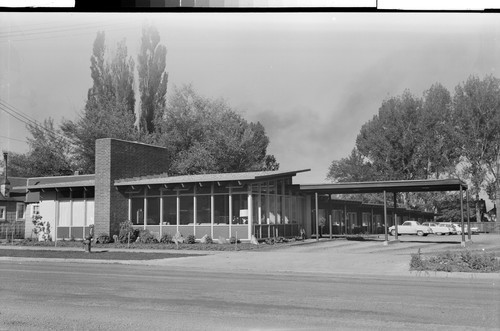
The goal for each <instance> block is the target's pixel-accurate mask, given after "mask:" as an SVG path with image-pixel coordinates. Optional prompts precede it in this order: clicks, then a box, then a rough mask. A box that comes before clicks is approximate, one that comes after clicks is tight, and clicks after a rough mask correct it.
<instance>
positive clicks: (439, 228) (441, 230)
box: [422, 222, 451, 236]
mask: <svg viewBox="0 0 500 331" xmlns="http://www.w3.org/2000/svg"><path fill="white" fill-rule="evenodd" d="M422 225H423V226H428V227H430V228H431V230H432V233H434V234H435V235H437V236H442V235H449V234H450V233H451V231H450V229H449V228H448V227H447V226H443V225H438V224H437V223H433V222H425V223H422Z"/></svg>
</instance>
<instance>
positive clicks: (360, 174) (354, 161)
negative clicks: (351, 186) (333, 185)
mask: <svg viewBox="0 0 500 331" xmlns="http://www.w3.org/2000/svg"><path fill="white" fill-rule="evenodd" d="M376 178H377V173H376V172H375V171H374V169H373V167H372V165H371V163H370V162H368V161H366V160H365V158H364V157H363V155H362V154H361V153H359V152H358V150H357V149H356V148H354V149H353V150H352V151H351V155H349V156H348V157H346V158H343V159H341V160H340V161H336V160H334V161H332V163H331V164H330V168H329V170H328V174H327V176H326V179H328V180H330V181H332V182H365V181H372V180H376Z"/></svg>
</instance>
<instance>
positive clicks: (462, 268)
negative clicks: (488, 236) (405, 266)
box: [410, 250, 500, 272]
mask: <svg viewBox="0 0 500 331" xmlns="http://www.w3.org/2000/svg"><path fill="white" fill-rule="evenodd" d="M410 270H419V271H422V270H432V271H447V272H453V271H455V272H474V271H479V272H495V271H499V270H500V260H498V259H497V258H496V257H495V255H494V254H492V253H485V252H473V251H470V250H465V251H460V252H449V251H447V252H444V253H441V254H438V255H436V256H430V257H428V258H427V259H424V258H422V256H421V254H420V250H419V252H418V254H412V255H411V262H410Z"/></svg>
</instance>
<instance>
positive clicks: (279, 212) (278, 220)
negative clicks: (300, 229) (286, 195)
mask: <svg viewBox="0 0 500 331" xmlns="http://www.w3.org/2000/svg"><path fill="white" fill-rule="evenodd" d="M281 199H282V197H281V196H279V195H278V196H277V197H276V224H282V221H281V216H282V215H283V211H282V210H281V209H282V204H281Z"/></svg>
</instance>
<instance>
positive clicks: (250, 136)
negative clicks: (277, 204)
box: [155, 85, 279, 174]
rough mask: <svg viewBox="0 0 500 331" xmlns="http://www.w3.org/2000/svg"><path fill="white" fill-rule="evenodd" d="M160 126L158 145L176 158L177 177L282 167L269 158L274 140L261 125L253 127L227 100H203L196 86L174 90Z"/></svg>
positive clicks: (272, 158)
mask: <svg viewBox="0 0 500 331" xmlns="http://www.w3.org/2000/svg"><path fill="white" fill-rule="evenodd" d="M155 125H156V128H157V131H156V138H155V140H156V143H157V144H159V145H161V146H165V147H166V148H167V149H168V150H169V152H170V154H171V159H172V160H173V162H172V165H171V167H170V172H171V173H172V174H198V173H216V172H239V171H250V170H262V169H266V165H267V166H273V167H274V168H276V167H277V166H279V164H277V162H276V159H275V158H274V156H269V155H266V149H267V146H268V144H269V139H268V137H267V136H266V134H265V130H264V127H263V126H262V124H260V123H248V122H247V121H246V120H244V119H243V118H242V117H241V116H240V115H239V114H238V113H236V112H235V111H234V110H232V109H231V108H230V107H229V105H228V104H227V103H226V102H225V101H224V100H222V99H216V100H213V99H209V98H206V97H202V96H200V95H198V94H197V93H196V92H195V90H194V89H193V87H192V86H191V85H185V86H183V87H182V88H174V92H173V94H172V95H171V96H170V98H169V99H168V103H167V107H166V111H165V113H164V114H163V117H161V118H160V117H157V118H156V121H155ZM266 162H267V164H266Z"/></svg>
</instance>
